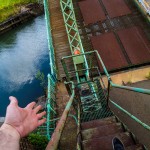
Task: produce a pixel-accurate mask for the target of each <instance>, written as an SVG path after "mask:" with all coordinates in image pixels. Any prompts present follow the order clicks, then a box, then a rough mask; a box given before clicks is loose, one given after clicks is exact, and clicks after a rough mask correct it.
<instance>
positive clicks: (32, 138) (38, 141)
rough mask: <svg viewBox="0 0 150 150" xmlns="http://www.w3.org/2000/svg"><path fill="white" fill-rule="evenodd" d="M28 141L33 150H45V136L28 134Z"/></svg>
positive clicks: (46, 141) (46, 140)
mask: <svg viewBox="0 0 150 150" xmlns="http://www.w3.org/2000/svg"><path fill="white" fill-rule="evenodd" d="M28 140H29V142H30V143H31V144H32V145H33V147H34V149H35V150H45V148H46V146H47V144H48V142H49V140H48V139H47V137H46V136H42V135H40V134H35V133H31V134H29V136H28Z"/></svg>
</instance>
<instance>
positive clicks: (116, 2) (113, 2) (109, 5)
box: [102, 0, 131, 18]
mask: <svg viewBox="0 0 150 150" xmlns="http://www.w3.org/2000/svg"><path fill="white" fill-rule="evenodd" d="M102 2H103V4H104V6H105V8H106V10H107V12H108V15H109V17H110V18H114V17H119V16H124V15H128V14H131V10H130V9H129V8H128V6H127V5H126V3H125V2H124V0H102Z"/></svg>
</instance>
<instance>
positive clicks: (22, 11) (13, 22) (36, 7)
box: [0, 3, 44, 34]
mask: <svg viewBox="0 0 150 150" xmlns="http://www.w3.org/2000/svg"><path fill="white" fill-rule="evenodd" d="M17 11H18V10H17V9H16V14H15V15H13V16H11V17H10V18H9V19H7V20H6V21H4V22H2V23H0V34H2V33H4V32H6V31H8V30H11V29H12V28H14V27H16V26H18V25H19V24H22V23H24V22H25V21H27V20H29V19H31V18H33V17H36V16H39V15H41V14H43V12H44V8H43V5H41V4H38V3H31V4H27V5H23V6H21V7H20V8H19V11H18V12H17Z"/></svg>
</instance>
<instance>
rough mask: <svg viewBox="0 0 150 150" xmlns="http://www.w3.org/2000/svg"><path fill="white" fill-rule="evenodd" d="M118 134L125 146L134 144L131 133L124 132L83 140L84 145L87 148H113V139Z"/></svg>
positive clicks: (96, 149)
mask: <svg viewBox="0 0 150 150" xmlns="http://www.w3.org/2000/svg"><path fill="white" fill-rule="evenodd" d="M116 136H117V137H118V138H119V139H120V140H121V141H122V142H123V144H124V146H125V147H127V146H130V145H133V144H134V142H133V140H132V138H131V137H130V134H129V133H128V132H123V133H119V134H114V135H109V136H104V137H101V136H100V137H99V138H95V139H90V140H86V141H83V147H84V149H85V150H112V139H113V138H114V137H116Z"/></svg>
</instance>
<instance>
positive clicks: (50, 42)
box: [44, 0, 57, 79]
mask: <svg viewBox="0 0 150 150" xmlns="http://www.w3.org/2000/svg"><path fill="white" fill-rule="evenodd" d="M44 11H45V20H46V28H47V40H48V49H49V58H50V74H51V76H53V78H54V79H56V78H57V77H56V64H55V53H54V47H53V40H52V34H51V24H50V14H49V9H48V1H47V0H44Z"/></svg>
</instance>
